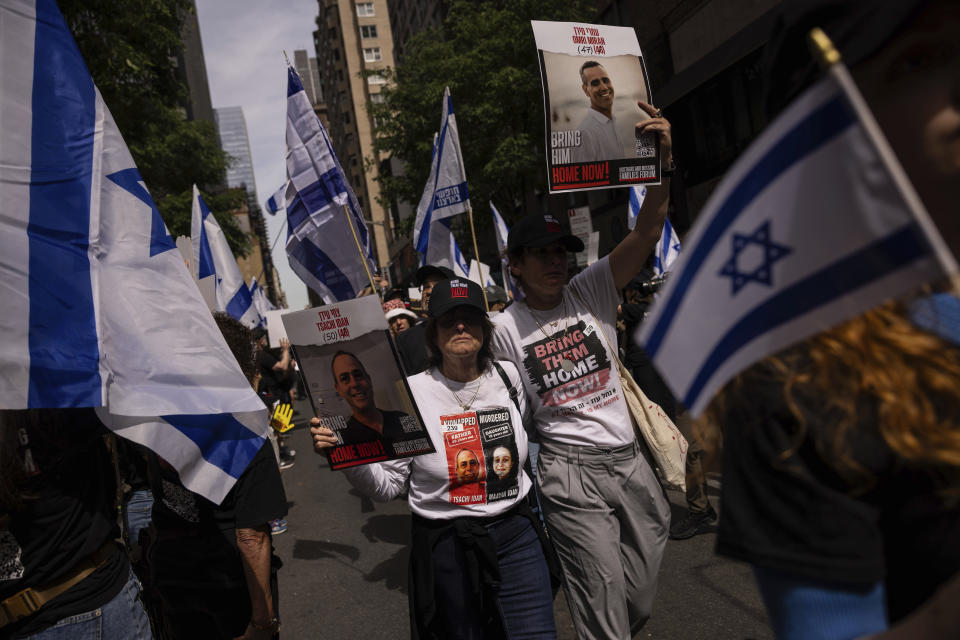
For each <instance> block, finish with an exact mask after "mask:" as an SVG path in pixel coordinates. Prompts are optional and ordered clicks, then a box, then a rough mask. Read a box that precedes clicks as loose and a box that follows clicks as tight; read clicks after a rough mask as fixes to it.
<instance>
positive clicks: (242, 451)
mask: <svg viewBox="0 0 960 640" xmlns="http://www.w3.org/2000/svg"><path fill="white" fill-rule="evenodd" d="M161 417H162V418H163V419H164V420H166V421H167V422H169V423H170V424H171V425H173V427H174V428H175V429H176V430H177V431H179V432H180V433H182V434H183V435H185V436H187V437H188V438H190V440H191V441H192V442H193V443H194V444H195V445H197V447H198V448H199V449H200V455H201V456H203V459H204V460H206V461H207V462H209V463H210V464H212V465H214V466H215V467H218V468H220V469H222V470H223V471H224V472H226V473H227V474H229V475H230V476H231V477H234V478H239V477H240V475H241V474H242V473H243V472H244V470H245V469H246V468H247V465H249V464H250V461H251V460H253V458H254V456H256V455H257V452H258V451H260V447H262V446H263V443H264V442H265V441H264V439H263V438H261V437H260V436H259V435H257V434H256V433H254V432H253V431H251V430H250V429H248V428H247V427H245V426H244V425H243V424H242V423H240V422H239V421H238V420H237V419H236V418H234V417H233V415H232V414H229V413H220V414H212V415H211V414H207V415H178V416H161Z"/></svg>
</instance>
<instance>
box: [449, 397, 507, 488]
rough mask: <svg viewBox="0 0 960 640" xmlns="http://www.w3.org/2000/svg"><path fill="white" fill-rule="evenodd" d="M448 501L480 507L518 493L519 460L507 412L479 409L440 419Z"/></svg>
mask: <svg viewBox="0 0 960 640" xmlns="http://www.w3.org/2000/svg"><path fill="white" fill-rule="evenodd" d="M440 431H441V433H442V434H443V447H444V450H445V452H446V455H447V469H448V471H449V476H450V502H451V503H453V504H461V505H462V504H484V503H491V502H497V501H499V500H508V499H514V498H516V497H517V494H518V493H519V492H520V484H519V470H520V459H519V454H518V451H517V442H516V438H515V437H514V429H513V426H512V425H511V423H510V411H509V410H508V409H506V408H492V409H479V410H476V411H466V412H463V413H457V414H451V415H444V416H440Z"/></svg>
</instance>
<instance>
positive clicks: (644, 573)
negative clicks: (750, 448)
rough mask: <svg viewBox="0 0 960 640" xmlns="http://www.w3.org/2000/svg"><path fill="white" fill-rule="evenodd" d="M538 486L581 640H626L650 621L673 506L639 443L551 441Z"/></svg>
mask: <svg viewBox="0 0 960 640" xmlns="http://www.w3.org/2000/svg"><path fill="white" fill-rule="evenodd" d="M537 485H538V488H539V489H540V496H541V501H542V505H541V506H542V508H543V512H544V515H545V518H546V523H547V530H548V532H549V534H550V539H551V540H552V541H553V543H554V546H555V547H556V550H557V555H559V556H560V562H561V565H562V566H563V573H564V589H565V591H566V595H567V602H568V603H569V605H570V613H571V615H572V617H573V622H574V625H575V627H576V630H577V636H578V637H579V638H597V639H603V640H608V639H620V638H622V639H625V640H628V639H629V638H631V637H632V636H633V634H635V633H636V632H637V631H639V630H640V629H641V628H642V627H643V625H644V624H645V623H646V621H647V619H648V618H649V617H650V611H651V609H652V607H653V599H654V596H655V595H656V590H657V573H658V571H659V569H660V560H661V558H662V557H663V549H664V546H665V545H666V543H667V533H668V531H669V529H670V503H669V502H668V501H667V498H666V496H665V495H664V493H663V489H662V488H661V487H660V483H659V482H658V481H657V478H656V476H655V475H654V472H653V470H652V469H651V468H650V465H649V464H648V463H647V461H646V459H645V458H644V457H643V455H642V454H641V453H640V451H639V446H638V445H637V444H636V443H633V444H630V445H626V446H624V447H620V448H616V449H601V448H598V447H578V446H573V445H565V444H559V443H556V442H551V441H546V440H545V441H543V442H542V443H541V448H540V456H539V460H538V464H537Z"/></svg>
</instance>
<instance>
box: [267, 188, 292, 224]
mask: <svg viewBox="0 0 960 640" xmlns="http://www.w3.org/2000/svg"><path fill="white" fill-rule="evenodd" d="M286 194H287V185H286V183H284V185H283V186H282V187H280V188H279V189H277V190H276V191H274V192H273V195H272V196H270V197H269V198H267V203H266V204H265V205H264V208H265V209H266V210H267V213H269V214H270V215H272V216H275V215H277V212H278V211H280V210H281V209H286V208H287V195H286Z"/></svg>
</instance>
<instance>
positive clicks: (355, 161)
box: [350, 156, 357, 167]
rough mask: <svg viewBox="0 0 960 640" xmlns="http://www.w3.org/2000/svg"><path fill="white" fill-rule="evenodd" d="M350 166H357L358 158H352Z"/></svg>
mask: <svg viewBox="0 0 960 640" xmlns="http://www.w3.org/2000/svg"><path fill="white" fill-rule="evenodd" d="M350 166H351V167H355V166H357V156H350Z"/></svg>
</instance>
